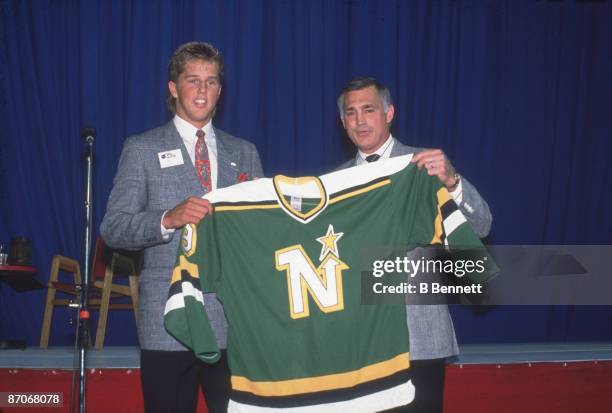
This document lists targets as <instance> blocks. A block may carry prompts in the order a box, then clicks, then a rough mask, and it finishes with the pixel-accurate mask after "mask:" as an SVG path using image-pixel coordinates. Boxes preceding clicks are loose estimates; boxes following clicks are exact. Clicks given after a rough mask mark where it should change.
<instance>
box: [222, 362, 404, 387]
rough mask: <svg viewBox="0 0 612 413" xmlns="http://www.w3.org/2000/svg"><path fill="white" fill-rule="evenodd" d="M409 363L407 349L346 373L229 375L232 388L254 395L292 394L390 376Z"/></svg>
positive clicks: (347, 385)
mask: <svg viewBox="0 0 612 413" xmlns="http://www.w3.org/2000/svg"><path fill="white" fill-rule="evenodd" d="M408 367H410V362H409V357H408V353H402V354H399V355H397V356H395V357H393V358H391V359H389V360H385V361H381V362H379V363H375V364H370V365H369V366H365V367H362V368H360V369H358V370H354V371H349V372H346V373H336V374H327V375H324V376H318V377H307V378H301V379H290V380H280V381H251V380H249V379H248V378H246V377H243V376H232V389H233V390H237V391H243V392H249V393H252V394H255V395H257V396H291V395H297V394H306V393H314V392H320V391H327V390H336V389H344V388H348V387H353V386H356V385H359V384H362V383H367V382H369V381H373V380H377V379H381V378H385V377H389V376H391V375H393V374H395V373H397V372H400V371H402V370H406V369H407V368H408Z"/></svg>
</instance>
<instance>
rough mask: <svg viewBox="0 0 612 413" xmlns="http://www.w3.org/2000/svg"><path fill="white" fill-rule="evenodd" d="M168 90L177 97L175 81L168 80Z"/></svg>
mask: <svg viewBox="0 0 612 413" xmlns="http://www.w3.org/2000/svg"><path fill="white" fill-rule="evenodd" d="M168 90H169V91H170V94H171V95H172V97H173V98H175V99H176V98H177V97H178V93H177V92H176V83H174V82H173V81H172V80H170V81H169V82H168Z"/></svg>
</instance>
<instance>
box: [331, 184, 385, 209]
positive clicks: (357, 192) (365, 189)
mask: <svg viewBox="0 0 612 413" xmlns="http://www.w3.org/2000/svg"><path fill="white" fill-rule="evenodd" d="M390 183H391V179H389V178H387V179H385V180H383V181H378V182H375V183H373V184H370V185H367V186H364V187H363V188H359V189H356V190H354V191H350V192H346V193H344V192H343V193H341V194H339V195H332V196H331V197H330V200H329V203H330V204H335V203H336V202H340V201H344V200H345V199H347V198H351V197H354V196H357V195H361V194H365V193H366V192H369V191H372V190H374V189H377V188H380V187H383V186H385V185H389V184H390Z"/></svg>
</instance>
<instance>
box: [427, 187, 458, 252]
mask: <svg viewBox="0 0 612 413" xmlns="http://www.w3.org/2000/svg"><path fill="white" fill-rule="evenodd" d="M436 198H437V199H438V205H437V210H438V213H437V214H436V218H435V219H434V235H433V238H432V239H431V241H430V242H429V243H430V244H442V243H443V242H444V238H446V235H445V234H444V228H443V226H442V220H443V219H444V217H443V216H442V205H444V204H446V203H447V202H449V201H450V202H453V200H452V198H451V196H450V194H449V193H448V190H447V189H446V188H444V187H442V188H440V189H438V192H436Z"/></svg>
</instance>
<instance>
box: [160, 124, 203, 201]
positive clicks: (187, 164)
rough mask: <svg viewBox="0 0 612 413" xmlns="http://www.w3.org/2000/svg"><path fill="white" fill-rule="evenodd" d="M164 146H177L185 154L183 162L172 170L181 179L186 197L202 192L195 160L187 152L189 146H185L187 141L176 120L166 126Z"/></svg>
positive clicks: (171, 147)
mask: <svg viewBox="0 0 612 413" xmlns="http://www.w3.org/2000/svg"><path fill="white" fill-rule="evenodd" d="M163 139H164V143H163V145H164V147H167V149H166V150H173V149H176V148H180V149H181V155H183V164H182V165H177V166H176V167H173V168H174V170H173V171H172V172H173V173H174V174H175V176H176V177H177V179H178V181H179V185H180V186H182V187H183V188H184V193H185V197H187V196H189V195H198V194H202V187H201V186H200V181H198V176H197V174H196V171H195V166H194V165H193V161H192V160H191V158H190V157H189V153H188V152H187V148H186V147H185V143H184V142H183V139H181V136H180V135H179V133H178V131H177V130H176V127H175V126H174V122H172V121H170V122H169V123H168V125H167V127H166V130H165V132H164V136H163Z"/></svg>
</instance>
